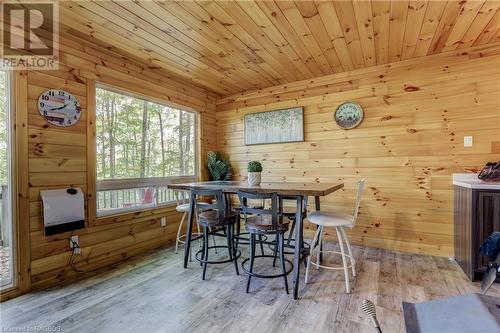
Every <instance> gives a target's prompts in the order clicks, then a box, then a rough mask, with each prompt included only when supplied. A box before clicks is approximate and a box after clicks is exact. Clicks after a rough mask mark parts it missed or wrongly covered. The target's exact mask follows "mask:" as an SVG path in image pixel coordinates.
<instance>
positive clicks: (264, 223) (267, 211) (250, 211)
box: [238, 191, 293, 294]
mask: <svg viewBox="0 0 500 333" xmlns="http://www.w3.org/2000/svg"><path fill="white" fill-rule="evenodd" d="M238 198H239V199H240V204H241V208H240V209H241V213H242V215H243V219H244V221H245V229H246V231H247V232H248V233H249V235H250V249H249V250H250V257H249V258H247V259H245V260H244V261H243V262H242V263H241V265H242V268H243V270H244V271H245V272H246V273H247V275H248V280H247V287H246V292H247V293H248V292H249V290H250V281H251V278H252V277H258V278H266V279H269V278H280V277H283V279H284V282H285V290H286V293H287V294H288V279H287V275H288V274H289V273H290V272H291V271H292V269H293V263H292V262H291V261H290V260H288V259H286V258H285V250H284V243H285V233H286V232H287V231H288V225H289V222H290V221H289V220H288V219H286V218H284V216H283V215H282V214H281V212H280V210H279V207H278V194H277V193H252V192H244V191H238ZM250 199H257V200H264V201H266V200H267V201H271V203H270V205H269V206H268V207H269V208H265V207H266V206H267V205H265V204H264V205H263V207H258V208H255V207H249V206H248V204H247V203H248V200H250ZM265 235H276V238H275V239H276V241H275V244H273V245H274V246H275V248H276V249H277V252H278V253H279V258H280V262H281V273H280V274H274V275H264V274H257V273H254V262H255V259H256V258H273V259H275V258H276V254H275V255H266V254H261V255H256V254H255V246H256V243H257V242H259V243H263V242H264V241H263V240H262V238H261V236H265ZM267 243H268V242H267ZM247 263H249V265H250V267H249V268H247V267H245V265H246V264H247ZM286 263H288V264H289V265H290V267H289V268H288V270H287V268H286ZM273 266H274V263H273Z"/></svg>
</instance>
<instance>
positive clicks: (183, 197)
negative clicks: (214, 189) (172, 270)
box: [174, 191, 216, 254]
mask: <svg viewBox="0 0 500 333" xmlns="http://www.w3.org/2000/svg"><path fill="white" fill-rule="evenodd" d="M174 194H175V201H176V206H175V210H176V211H178V212H179V213H182V218H181V222H180V223H179V227H178V228H177V238H176V239H175V253H176V254H177V251H178V250H179V244H184V243H185V241H184V240H185V239H186V234H182V235H181V232H182V228H183V226H184V222H185V221H186V217H187V216H188V214H189V191H174ZM198 208H199V210H198V211H196V228H197V229H198V230H197V231H198V232H197V233H193V234H192V235H194V236H201V235H202V233H201V232H200V225H199V224H198V214H199V213H200V212H201V211H203V210H205V209H206V205H203V204H202V203H200V204H199V205H198ZM212 240H213V242H214V245H216V243H215V237H213V236H212Z"/></svg>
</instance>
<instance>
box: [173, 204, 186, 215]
mask: <svg viewBox="0 0 500 333" xmlns="http://www.w3.org/2000/svg"><path fill="white" fill-rule="evenodd" d="M175 210H176V211H178V212H179V213H186V212H189V204H188V203H186V204H181V205H177V206H176V207H175Z"/></svg>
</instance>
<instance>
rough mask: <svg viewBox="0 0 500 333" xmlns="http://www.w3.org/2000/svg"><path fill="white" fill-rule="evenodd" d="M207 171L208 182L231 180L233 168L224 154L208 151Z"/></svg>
mask: <svg viewBox="0 0 500 333" xmlns="http://www.w3.org/2000/svg"><path fill="white" fill-rule="evenodd" d="M207 169H208V173H209V174H210V180H231V176H232V175H233V168H232V167H231V162H229V159H228V158H227V157H226V155H225V154H223V153H221V152H214V151H209V152H208V156H207Z"/></svg>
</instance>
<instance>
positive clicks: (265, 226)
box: [245, 215, 290, 233]
mask: <svg viewBox="0 0 500 333" xmlns="http://www.w3.org/2000/svg"><path fill="white" fill-rule="evenodd" d="M289 223H290V220H288V219H287V218H284V219H283V220H282V221H281V222H280V223H279V224H278V225H277V226H276V228H274V227H273V224H272V216H271V215H254V216H249V217H247V219H246V221H245V228H246V230H247V231H248V232H253V233H273V232H286V231H287V230H288V224H289Z"/></svg>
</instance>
